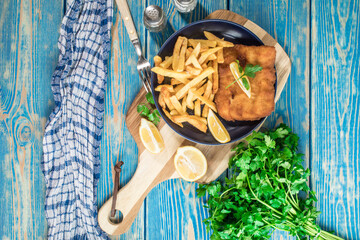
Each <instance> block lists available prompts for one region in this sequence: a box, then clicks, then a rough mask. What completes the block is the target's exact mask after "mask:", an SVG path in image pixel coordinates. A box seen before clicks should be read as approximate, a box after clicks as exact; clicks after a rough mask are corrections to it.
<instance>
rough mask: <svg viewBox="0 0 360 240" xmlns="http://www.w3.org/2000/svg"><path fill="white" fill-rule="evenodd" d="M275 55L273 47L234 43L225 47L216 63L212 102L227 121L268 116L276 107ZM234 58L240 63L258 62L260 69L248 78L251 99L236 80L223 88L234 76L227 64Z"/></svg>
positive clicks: (250, 119) (242, 64)
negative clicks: (214, 90)
mask: <svg viewBox="0 0 360 240" xmlns="http://www.w3.org/2000/svg"><path fill="white" fill-rule="evenodd" d="M275 56H276V51H275V48H274V47H269V46H245V45H241V44H238V45H235V46H234V47H232V48H224V58H225V61H224V63H223V64H219V76H220V77H219V81H220V82H219V91H218V92H217V93H216V96H215V103H216V107H217V109H218V113H219V115H220V116H221V117H222V118H224V119H225V120H227V121H235V120H238V121H254V120H258V119H261V118H263V117H266V116H268V115H270V114H271V113H272V112H273V111H274V108H275V102H274V97H275V87H274V84H275V81H276V76H275V67H274V66H275ZM236 59H238V60H239V62H240V65H241V66H242V67H245V65H246V64H252V65H260V66H261V67H262V68H263V69H262V70H261V71H259V72H257V73H256V76H255V78H249V81H250V85H251V98H248V97H247V95H246V94H245V93H244V92H243V91H242V90H241V88H240V87H239V85H238V84H237V83H235V84H233V85H231V86H230V87H229V88H227V89H226V87H227V86H228V85H229V84H230V83H232V82H233V81H234V80H235V79H234V77H233V75H232V73H231V71H230V68H229V64H230V63H231V62H233V61H235V60H236Z"/></svg>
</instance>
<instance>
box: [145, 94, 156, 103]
mask: <svg viewBox="0 0 360 240" xmlns="http://www.w3.org/2000/svg"><path fill="white" fill-rule="evenodd" d="M145 97H146V101H148V103H150V104H152V105H155V101H154V98H153V95H152V94H151V92H148V93H147V94H146V95H145Z"/></svg>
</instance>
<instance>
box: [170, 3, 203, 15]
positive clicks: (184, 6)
mask: <svg viewBox="0 0 360 240" xmlns="http://www.w3.org/2000/svg"><path fill="white" fill-rule="evenodd" d="M173 3H174V5H175V7H176V9H177V10H178V11H179V12H181V13H188V12H191V11H192V10H194V8H195V7H196V4H197V0H173Z"/></svg>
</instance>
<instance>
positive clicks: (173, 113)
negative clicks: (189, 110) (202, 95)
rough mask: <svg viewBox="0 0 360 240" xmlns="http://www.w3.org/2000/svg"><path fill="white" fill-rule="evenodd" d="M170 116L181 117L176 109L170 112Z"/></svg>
mask: <svg viewBox="0 0 360 240" xmlns="http://www.w3.org/2000/svg"><path fill="white" fill-rule="evenodd" d="M170 115H171V116H174V115H179V112H178V111H176V110H175V109H174V110H171V111H170Z"/></svg>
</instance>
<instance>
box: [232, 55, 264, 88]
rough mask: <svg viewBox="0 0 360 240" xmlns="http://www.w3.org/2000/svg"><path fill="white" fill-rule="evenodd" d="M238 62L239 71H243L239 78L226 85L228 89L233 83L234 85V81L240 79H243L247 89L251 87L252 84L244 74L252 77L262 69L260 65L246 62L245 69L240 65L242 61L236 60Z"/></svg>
mask: <svg viewBox="0 0 360 240" xmlns="http://www.w3.org/2000/svg"><path fill="white" fill-rule="evenodd" d="M235 61H236V62H237V64H238V67H239V72H240V73H241V72H242V73H243V74H242V75H241V76H240V77H239V78H238V79H236V80H235V81H233V82H232V83H230V84H229V85H227V86H226V89H227V88H229V87H230V86H231V85H233V84H234V83H236V82H237V81H239V80H240V79H241V80H242V83H243V86H244V87H245V89H246V90H249V89H250V85H249V83H248V81H247V80H246V79H245V78H243V77H244V76H247V77H251V78H254V77H255V73H257V72H258V71H261V70H262V67H260V66H259V65H255V66H254V65H252V64H246V66H245V69H243V68H242V67H241V66H240V62H239V60H235Z"/></svg>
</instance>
